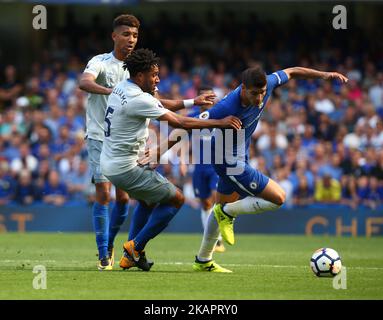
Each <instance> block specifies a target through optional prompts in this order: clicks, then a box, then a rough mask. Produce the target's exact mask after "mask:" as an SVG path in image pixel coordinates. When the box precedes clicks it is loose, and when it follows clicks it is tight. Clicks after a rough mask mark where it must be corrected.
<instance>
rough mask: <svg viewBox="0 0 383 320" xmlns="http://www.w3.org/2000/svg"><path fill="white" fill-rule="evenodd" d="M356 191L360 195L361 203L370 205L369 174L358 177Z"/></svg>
mask: <svg viewBox="0 0 383 320" xmlns="http://www.w3.org/2000/svg"><path fill="white" fill-rule="evenodd" d="M356 193H357V195H358V199H359V205H363V206H367V207H369V204H370V201H369V193H370V189H369V187H368V177H367V176H361V177H359V178H358V180H357V189H356Z"/></svg>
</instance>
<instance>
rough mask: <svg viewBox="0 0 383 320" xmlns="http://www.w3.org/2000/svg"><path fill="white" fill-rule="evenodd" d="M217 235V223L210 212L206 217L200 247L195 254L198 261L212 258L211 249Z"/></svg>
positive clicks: (212, 249)
mask: <svg viewBox="0 0 383 320" xmlns="http://www.w3.org/2000/svg"><path fill="white" fill-rule="evenodd" d="M219 236H220V233H219V227H218V223H217V220H216V219H215V217H214V213H212V212H211V213H210V214H209V217H208V219H207V224H206V228H205V231H204V233H203V239H202V243H201V247H200V249H199V252H198V256H197V259H198V260H199V261H201V262H206V261H210V260H212V259H213V251H214V248H215V245H216V243H217V240H218V237H219Z"/></svg>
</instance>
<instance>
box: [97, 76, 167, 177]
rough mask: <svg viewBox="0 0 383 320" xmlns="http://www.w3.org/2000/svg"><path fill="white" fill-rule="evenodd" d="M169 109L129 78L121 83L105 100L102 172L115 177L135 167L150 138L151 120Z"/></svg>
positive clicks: (101, 158)
mask: <svg viewBox="0 0 383 320" xmlns="http://www.w3.org/2000/svg"><path fill="white" fill-rule="evenodd" d="M168 111H169V110H167V109H165V108H164V107H163V106H162V105H161V102H160V101H159V100H158V99H156V98H154V97H153V96H152V95H150V94H149V93H145V92H143V91H142V90H141V88H140V87H139V86H137V85H136V84H135V83H133V82H132V81H130V80H125V81H122V82H120V83H119V84H118V85H117V86H116V87H115V88H114V90H113V92H112V93H111V94H110V96H109V99H108V106H107V110H106V115H105V128H104V130H105V137H104V143H103V146H102V152H101V157H100V162H101V172H102V174H104V175H109V176H114V175H118V174H121V173H124V172H126V171H127V170H130V169H132V168H134V167H135V166H137V160H138V156H139V154H141V153H143V152H144V151H145V146H146V140H147V139H148V137H149V129H148V127H149V122H150V119H156V118H158V117H161V116H162V115H164V114H165V113H167V112H168Z"/></svg>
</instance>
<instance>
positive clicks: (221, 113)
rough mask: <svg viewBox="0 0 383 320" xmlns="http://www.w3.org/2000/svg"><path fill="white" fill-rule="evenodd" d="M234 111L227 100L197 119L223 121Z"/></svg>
mask: <svg viewBox="0 0 383 320" xmlns="http://www.w3.org/2000/svg"><path fill="white" fill-rule="evenodd" d="M232 114H233V111H232V108H231V107H230V102H229V101H228V100H227V98H225V99H223V100H221V101H220V102H218V103H217V104H216V105H215V106H214V107H212V108H211V109H209V110H206V111H204V112H202V113H200V114H198V115H197V116H195V118H199V119H205V120H207V119H223V118H225V117H227V116H229V115H232Z"/></svg>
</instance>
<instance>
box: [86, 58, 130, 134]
mask: <svg viewBox="0 0 383 320" xmlns="http://www.w3.org/2000/svg"><path fill="white" fill-rule="evenodd" d="M123 64H124V62H123V61H120V60H118V59H117V58H116V57H115V56H114V55H113V52H110V53H104V54H99V55H97V56H95V57H93V58H92V59H91V60H90V61H89V62H88V64H87V66H86V68H85V70H84V73H85V72H87V73H90V74H92V75H94V76H95V77H96V80H95V81H96V83H97V84H99V85H100V86H103V87H106V88H114V87H115V86H116V85H117V84H118V83H119V82H121V81H122V80H126V79H129V77H130V75H129V71H128V70H124V69H123V67H122V66H123ZM107 100H108V96H107V95H103V94H95V93H89V94H88V101H87V104H86V136H87V137H89V138H91V139H94V140H99V141H103V140H104V119H105V110H106V103H107Z"/></svg>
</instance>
